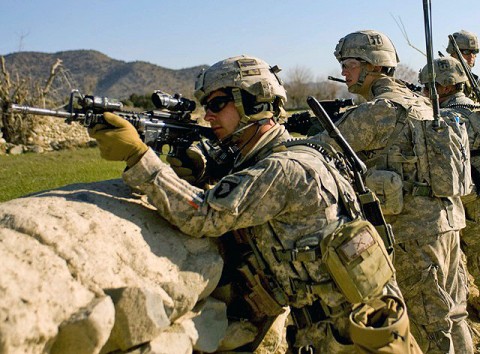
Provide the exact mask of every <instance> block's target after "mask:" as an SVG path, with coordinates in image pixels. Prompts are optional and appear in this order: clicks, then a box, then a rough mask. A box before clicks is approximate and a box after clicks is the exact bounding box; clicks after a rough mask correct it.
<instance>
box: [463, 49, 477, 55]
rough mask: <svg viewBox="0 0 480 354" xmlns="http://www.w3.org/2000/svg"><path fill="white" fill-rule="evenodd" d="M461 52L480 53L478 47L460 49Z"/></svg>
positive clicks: (468, 53)
mask: <svg viewBox="0 0 480 354" xmlns="http://www.w3.org/2000/svg"><path fill="white" fill-rule="evenodd" d="M460 52H461V53H462V54H464V55H470V54H478V49H460Z"/></svg>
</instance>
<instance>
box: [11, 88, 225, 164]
mask: <svg viewBox="0 0 480 354" xmlns="http://www.w3.org/2000/svg"><path fill="white" fill-rule="evenodd" d="M152 102H153V104H154V105H155V107H156V108H157V110H153V111H146V112H140V113H137V112H129V111H124V110H123V104H122V103H121V102H119V101H117V100H112V99H109V98H107V97H99V96H91V95H82V94H81V93H80V92H79V91H78V90H73V91H72V92H71V94H70V100H69V103H68V106H67V110H66V111H56V110H49V109H43V108H37V107H29V106H23V105H18V104H14V103H13V104H7V105H6V107H3V111H4V112H17V113H25V114H33V115H44V116H53V117H60V118H65V122H67V123H71V122H80V123H81V124H83V125H84V126H86V127H89V128H91V127H93V126H94V125H96V124H107V123H106V122H105V120H104V118H103V113H105V112H112V113H114V114H117V115H119V116H120V117H122V118H124V119H125V120H127V121H128V122H129V123H131V124H132V125H133V126H134V127H135V129H136V130H137V132H138V134H139V135H140V137H141V138H142V140H143V142H144V143H145V144H147V145H148V146H150V147H151V148H152V149H153V150H154V151H155V152H157V154H163V151H164V147H166V148H168V152H167V153H168V154H169V155H173V156H179V155H180V154H182V153H184V152H185V150H186V149H187V148H188V147H189V146H190V145H191V144H192V143H193V142H194V141H197V140H200V139H201V138H207V139H209V140H211V141H213V142H215V141H217V138H216V136H215V134H214V133H213V131H212V129H211V128H210V127H206V126H202V125H199V124H197V123H196V122H195V121H194V120H192V119H191V113H192V112H193V111H194V110H195V107H196V104H195V102H194V101H191V100H189V99H186V98H184V97H182V96H181V95H180V94H174V95H173V96H172V95H169V94H167V93H164V92H162V91H160V90H157V91H155V92H154V93H153V94H152ZM223 157H224V156H223V155H222V154H219V156H218V159H219V161H218V162H219V163H221V160H222V158H223Z"/></svg>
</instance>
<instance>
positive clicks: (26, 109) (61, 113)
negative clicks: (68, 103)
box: [9, 103, 73, 118]
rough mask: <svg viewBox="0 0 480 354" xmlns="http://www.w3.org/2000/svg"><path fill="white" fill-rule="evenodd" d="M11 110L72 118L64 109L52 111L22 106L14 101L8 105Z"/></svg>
mask: <svg viewBox="0 0 480 354" xmlns="http://www.w3.org/2000/svg"><path fill="white" fill-rule="evenodd" d="M9 109H10V110H11V111H12V112H19V113H27V114H34V115H39V116H42V115H43V116H52V117H61V118H72V117H73V114H72V113H69V112H66V111H54V110H50V109H44V108H37V107H29V106H22V105H18V104H15V103H12V105H11V106H10V107H9Z"/></svg>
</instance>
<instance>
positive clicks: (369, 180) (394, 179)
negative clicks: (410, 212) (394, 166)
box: [365, 170, 403, 215]
mask: <svg viewBox="0 0 480 354" xmlns="http://www.w3.org/2000/svg"><path fill="white" fill-rule="evenodd" d="M365 184H366V185H367V187H368V188H369V189H370V190H372V191H373V192H375V194H376V196H377V198H378V200H379V201H380V205H381V207H382V212H383V214H384V215H397V214H400V213H401V212H402V210H403V182H402V178H401V177H400V175H399V174H398V173H396V172H394V171H384V170H374V171H372V172H371V173H370V174H369V175H368V176H367V177H366V178H365Z"/></svg>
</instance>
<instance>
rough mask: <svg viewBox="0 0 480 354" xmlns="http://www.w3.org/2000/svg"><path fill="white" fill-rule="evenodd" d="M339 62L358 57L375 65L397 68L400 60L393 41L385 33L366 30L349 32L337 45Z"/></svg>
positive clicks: (336, 51) (336, 53) (336, 52)
mask: <svg viewBox="0 0 480 354" xmlns="http://www.w3.org/2000/svg"><path fill="white" fill-rule="evenodd" d="M334 54H335V57H336V58H337V60H338V61H339V62H342V61H343V60H345V59H347V58H356V59H361V60H364V61H366V62H367V63H370V64H373V65H375V66H383V67H390V68H395V67H396V66H397V64H398V62H399V61H400V60H399V58H398V55H397V50H396V49H395V46H394V45H393V43H392V41H391V40H390V39H389V38H388V37H387V36H386V35H385V34H383V33H381V32H378V31H373V30H364V31H358V32H353V33H350V34H348V35H347V36H345V37H343V38H341V39H340V41H339V42H338V44H337V46H336V47H335V52H334Z"/></svg>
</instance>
